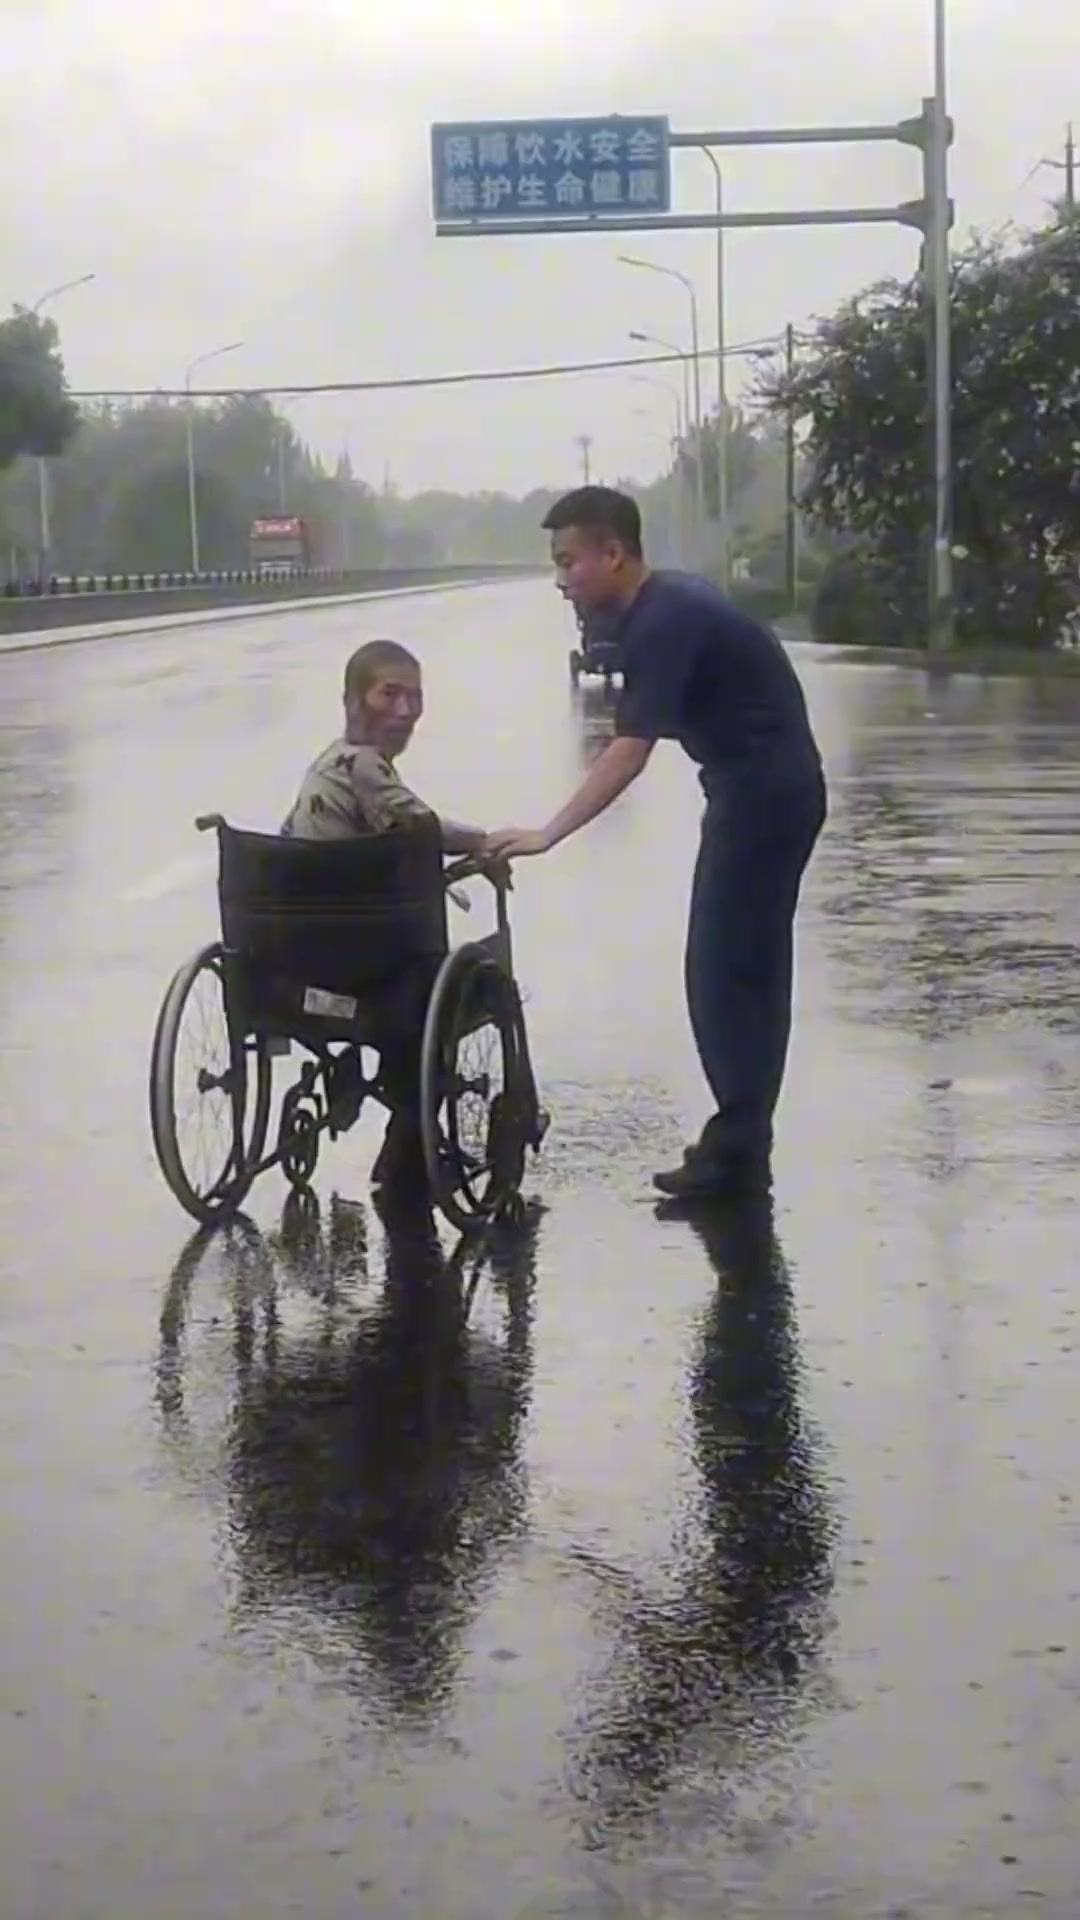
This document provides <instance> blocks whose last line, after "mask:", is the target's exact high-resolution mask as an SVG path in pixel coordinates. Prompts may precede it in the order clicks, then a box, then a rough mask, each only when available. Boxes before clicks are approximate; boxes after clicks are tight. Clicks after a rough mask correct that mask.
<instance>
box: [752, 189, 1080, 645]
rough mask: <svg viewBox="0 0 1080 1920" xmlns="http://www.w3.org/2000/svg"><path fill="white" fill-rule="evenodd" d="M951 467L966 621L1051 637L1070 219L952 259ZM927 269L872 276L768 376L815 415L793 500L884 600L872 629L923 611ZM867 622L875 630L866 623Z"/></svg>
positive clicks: (777, 391) (1079, 317)
mask: <svg viewBox="0 0 1080 1920" xmlns="http://www.w3.org/2000/svg"><path fill="white" fill-rule="evenodd" d="M952 301H953V462H954V465H953V481H954V538H955V543H956V547H957V553H958V560H959V566H958V575H957V586H958V627H959V631H960V633H961V635H962V636H971V637H977V638H990V639H994V640H1002V641H1006V640H1007V641H1012V642H1019V643H1021V644H1025V645H1041V646H1049V645H1053V644H1054V643H1055V642H1056V640H1057V637H1058V635H1059V634H1060V632H1061V628H1062V624H1063V621H1064V619H1065V616H1066V614H1067V613H1068V612H1069V611H1070V609H1071V608H1072V607H1073V605H1074V604H1075V602H1076V597H1077V578H1078V561H1080V223H1078V222H1077V221H1076V220H1075V218H1065V217H1061V216H1057V217H1055V219H1054V221H1053V223H1052V224H1051V225H1050V226H1049V227H1048V228H1046V229H1044V230H1042V231H1040V232H1037V233H1034V234H1029V235H1026V236H1024V237H1023V239H1022V240H1021V241H1020V243H1019V244H1018V245H1017V244H1013V245H1012V246H1010V245H1008V244H1007V243H1005V242H1001V241H996V242H985V241H976V242H975V243H974V244H973V245H972V246H970V247H969V248H968V249H967V250H966V251H965V252H964V253H962V254H960V255H958V256H957V258H956V260H955V262H954V266H953V281H952ZM930 326H931V316H930V315H929V314H928V310H927V306H926V303H925V300H924V296H923V289H922V283H921V280H920V279H918V278H916V279H914V280H911V281H909V282H907V283H906V284H901V283H898V282H896V281H890V282H886V283H884V284H883V285H880V286H877V287H874V288H871V289H870V290H869V291H868V292H865V293H863V294H861V295H859V296H858V297H857V298H856V299H854V300H852V301H850V302H849V303H848V304H847V305H846V306H844V307H843V308H841V310H840V311H839V313H838V314H836V315H835V316H834V317H833V318H831V319H829V320H826V321H825V322H823V323H822V324H821V325H820V326H819V328H818V332H817V338H816V341H815V344H814V346H813V348H812V349H811V351H810V352H809V354H808V355H807V356H806V357H805V358H804V360H803V362H802V364H801V365H800V366H799V367H797V368H796V370H795V373H794V375H793V377H792V378H791V380H790V381H789V380H787V379H786V378H784V377H779V378H776V377H774V378H773V379H771V380H770V381H769V382H768V383H767V385H766V389H765V394H766V399H767V402H768V404H769V405H770V406H771V407H772V408H773V409H774V410H775V411H776V412H777V413H786V411H787V410H788V408H793V409H794V411H795V413H796V415H797V417H799V418H801V419H805V420H807V421H808V422H809V447H808V450H809V454H810V477H809V481H808V484H807V486H806V489H805V492H804V497H803V505H804V507H805V508H806V510H807V511H808V513H809V514H810V515H811V516H812V518H813V519H814V520H816V521H817V522H819V523H820V524H821V525H823V526H824V527H825V528H827V529H829V530H830V531H832V532H834V533H839V534H846V535H852V536H855V538H856V539H857V541H858V542H859V543H860V548H861V558H859V557H853V556H852V555H851V554H850V553H848V554H846V555H845V556H844V558H843V561H842V563H841V564H842V566H843V568H844V569H845V570H846V573H847V575H848V577H849V579H853V578H855V576H856V575H858V576H859V577H860V578H861V579H862V580H863V581H864V583H866V584H867V586H868V588H870V589H872V591H873V594H874V596H875V600H876V604H877V606H878V608H879V623H878V624H879V632H878V635H877V636H876V637H880V638H885V639H893V638H904V639H907V640H910V638H911V636H912V634H913V633H914V632H921V631H922V630H923V627H924V624H925V607H926V588H925V584H924V583H925V580H926V573H927V564H928V549H929V542H930V530H931V528H932V527H933V525H934V501H933V486H932V480H931V466H930V414H929V404H928V381H927V368H928V364H929V361H930V348H931V344H932V335H931V331H930ZM867 637H875V636H873V635H868V636H867Z"/></svg>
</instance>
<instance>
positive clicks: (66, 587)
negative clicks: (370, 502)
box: [2, 566, 368, 600]
mask: <svg viewBox="0 0 1080 1920" xmlns="http://www.w3.org/2000/svg"><path fill="white" fill-rule="evenodd" d="M364 571H368V570H367V569H364ZM351 577H352V576H351V573H349V572H342V571H339V570H337V569H335V568H332V567H308V568H301V567H290V566H283V567H272V568H271V567H260V568H257V569H256V568H252V567H247V568H242V567H241V568H227V569H218V570H214V571H210V572H205V573H180V572H174V573H163V572H142V573H103V574H94V573H79V574H53V576H52V578H51V579H49V580H48V581H46V582H45V583H44V584H42V582H41V581H39V580H8V581H7V582H6V584H5V585H4V587H3V589H2V594H3V598H4V599H5V600H41V599H55V598H58V597H60V596H62V595H68V594H86V593H157V592H160V593H167V592H168V591H169V590H170V588H171V589H172V590H173V591H176V590H177V589H179V588H187V589H189V590H190V589H191V588H192V587H231V586H237V587H246V586H252V587H258V586H274V585H276V584H278V583H280V582H281V581H285V580H309V581H311V582H312V584H313V585H321V584H332V583H333V582H334V581H337V580H341V581H347V580H349V579H350V578H351Z"/></svg>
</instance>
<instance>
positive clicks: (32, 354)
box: [0, 307, 79, 468]
mask: <svg viewBox="0 0 1080 1920" xmlns="http://www.w3.org/2000/svg"><path fill="white" fill-rule="evenodd" d="M78 419H79V416H78V410H77V408H76V407H75V405H74V403H73V402H72V401H71V399H70V398H69V397H68V391H67V385H66V382H65V379H64V363H63V360H62V359H61V357H60V336H59V334H58V333H57V331H56V327H55V326H54V324H53V322H52V321H51V320H42V319H40V318H39V317H38V315H37V314H34V313H27V312H26V311H25V310H24V309H23V308H21V307H16V309H15V313H14V315H13V317H12V318H11V319H10V320H4V321H2V322H0V468H3V467H9V466H11V464H12V462H13V461H15V460H17V459H18V457H19V455H20V454H52V453H59V452H60V451H61V449H62V448H63V447H65V446H66V445H67V443H68V441H69V440H70V439H71V437H72V435H73V434H74V432H75V429H76V427H77V425H78Z"/></svg>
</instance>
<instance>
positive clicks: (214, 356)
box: [184, 340, 244, 574]
mask: <svg viewBox="0 0 1080 1920" xmlns="http://www.w3.org/2000/svg"><path fill="white" fill-rule="evenodd" d="M243 344H244V342H243V341H242V340H231V341H230V342H229V345H228V346H227V347H215V348H214V349H213V352H212V353H201V354H200V355H199V357H198V359H197V360H193V361H192V362H191V365H190V366H189V368H188V370H187V372H186V373H185V375H184V392H185V394H186V395H187V404H186V407H185V409H184V411H185V414H186V416H187V481H188V519H189V522H190V526H191V571H192V573H194V574H197V573H198V572H199V505H198V500H197V498H196V494H195V433H194V424H193V412H192V405H191V376H192V374H193V373H194V372H195V371H196V370H197V369H198V368H199V367H205V366H206V365H207V364H208V362H209V361H211V360H220V359H221V357H222V355H223V354H226V353H236V352H237V351H238V349H239V348H240V347H242V346H243Z"/></svg>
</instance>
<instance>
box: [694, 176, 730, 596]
mask: <svg viewBox="0 0 1080 1920" xmlns="http://www.w3.org/2000/svg"><path fill="white" fill-rule="evenodd" d="M701 151H702V153H703V154H704V155H705V158H706V159H707V160H708V162H709V165H710V166H711V168H712V170H713V173H714V174H715V176H716V212H717V217H718V219H720V220H722V219H723V217H724V176H723V173H722V171H721V168H720V162H719V160H718V159H717V157H716V155H715V153H714V152H713V150H712V148H711V147H702V149H701ZM726 304H727V303H726V298H725V286H724V229H723V227H722V226H718V227H717V229H716V517H717V522H718V528H719V534H720V553H719V562H720V585H721V587H722V588H723V590H724V592H725V593H726V592H727V591H728V588H729V586H730V585H731V524H730V521H731V513H730V503H729V500H728V411H727V362H726V360H725V353H726V351H727V341H726V338H725V328H726V321H725V307H726Z"/></svg>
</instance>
